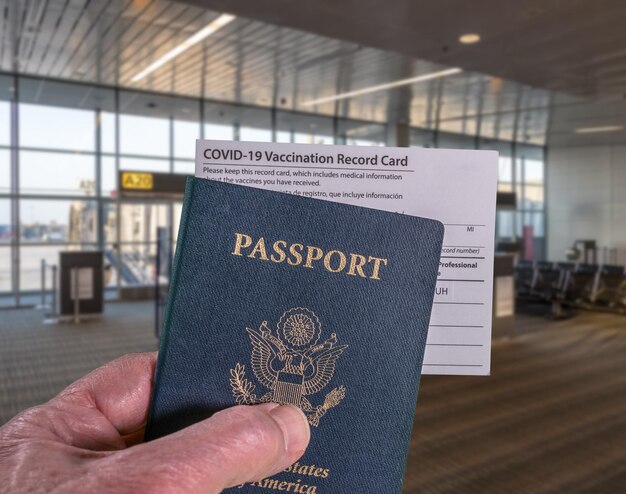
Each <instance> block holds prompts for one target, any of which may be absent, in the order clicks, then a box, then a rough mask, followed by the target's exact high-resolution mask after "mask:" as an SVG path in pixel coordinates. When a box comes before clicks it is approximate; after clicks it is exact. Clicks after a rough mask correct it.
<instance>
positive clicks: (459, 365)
mask: <svg viewBox="0 0 626 494" xmlns="http://www.w3.org/2000/svg"><path fill="white" fill-rule="evenodd" d="M422 365H428V366H430V367H484V366H483V364H422Z"/></svg>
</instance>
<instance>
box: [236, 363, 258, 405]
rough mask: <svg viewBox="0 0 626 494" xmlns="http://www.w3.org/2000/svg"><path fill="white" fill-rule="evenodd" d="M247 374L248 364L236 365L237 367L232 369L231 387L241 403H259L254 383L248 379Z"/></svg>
mask: <svg viewBox="0 0 626 494" xmlns="http://www.w3.org/2000/svg"><path fill="white" fill-rule="evenodd" d="M245 375H246V366H245V365H241V364H237V365H235V368H234V369H231V370H230V387H231V388H232V389H233V395H234V396H235V400H236V401H237V403H238V404H239V405H253V404H254V403H257V397H256V395H255V394H254V384H252V383H251V382H250V381H248V380H247V379H246V377H245Z"/></svg>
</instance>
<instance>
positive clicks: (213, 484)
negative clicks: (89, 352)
mask: <svg viewBox="0 0 626 494" xmlns="http://www.w3.org/2000/svg"><path fill="white" fill-rule="evenodd" d="M155 363H156V354H155V353H144V354H134V355H127V356H125V357H122V358H120V359H118V360H116V361H114V362H111V363H109V364H107V365H105V366H103V367H100V368H99V369H96V370H95V371H93V372H92V373H90V374H89V375H87V376H86V377H83V378H82V379H80V380H78V381H76V382H75V383H74V384H72V385H70V386H69V387H68V388H66V389H65V390H64V391H62V392H61V393H60V394H59V395H58V396H56V397H55V398H53V399H52V400H50V401H49V402H48V403H46V404H44V405H41V406H37V407H34V408H30V409H28V410H25V411H24V412H22V413H20V414H18V415H17V416H16V417H14V418H13V419H12V420H11V421H9V422H8V423H7V424H6V425H4V426H3V427H0V492H2V493H13V492H16V493H17V492H19V493H25V492H46V493H57V492H58V493H60V492H63V493H67V492H72V493H74V492H78V493H80V492H99V493H101V492H104V493H107V492H115V493H122V494H123V493H141V492H147V493H156V494H158V493H173V494H176V493H183V492H184V493H196V492H197V493H203V494H213V493H218V492H221V491H222V490H223V489H225V488H227V487H231V486H237V485H240V484H242V483H244V482H252V481H255V480H260V479H262V478H265V477H268V476H270V475H272V474H274V473H276V472H278V471H281V470H284V469H285V468H287V467H288V466H289V465H291V464H292V463H294V462H295V461H296V460H298V458H300V456H302V454H303V453H304V450H305V448H306V447H307V445H308V442H309V438H310V435H309V426H308V424H307V421H306V418H305V417H304V415H303V414H302V412H301V411H300V410H298V409H297V408H295V407H291V406H288V405H286V406H279V405H277V404H274V403H267V404H264V405H257V406H236V407H233V408H230V409H227V410H224V411H222V412H219V413H217V414H215V415H214V416H213V417H211V418H210V419H207V420H204V421H202V422H199V423H197V424H194V425H192V426H190V427H187V428H186V429H183V430H181V431H179V432H176V433H174V434H171V435H169V436H166V437H163V438H160V439H157V440H155V441H151V442H148V443H142V440H143V434H144V428H145V424H146V417H147V413H148V404H149V401H150V393H151V391H152V380H153V375H154V368H155Z"/></svg>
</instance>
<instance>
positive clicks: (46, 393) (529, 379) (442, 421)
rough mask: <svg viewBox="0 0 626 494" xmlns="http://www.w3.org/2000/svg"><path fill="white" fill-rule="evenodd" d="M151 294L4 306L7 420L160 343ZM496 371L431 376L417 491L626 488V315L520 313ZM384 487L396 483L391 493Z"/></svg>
mask: <svg viewBox="0 0 626 494" xmlns="http://www.w3.org/2000/svg"><path fill="white" fill-rule="evenodd" d="M152 310H153V306H152V304H149V303H132V304H129V303H126V304H109V305H108V306H107V310H106V317H105V318H103V319H102V320H95V321H90V322H86V323H84V324H81V325H78V326H75V325H72V324H64V325H57V326H43V325H42V324H41V314H40V313H38V312H36V311H33V310H19V311H18V310H15V311H0V424H1V423H4V422H5V421H6V420H8V419H9V418H10V417H11V416H12V415H13V414H14V413H16V412H17V411H18V410H21V409H23V408H25V407H28V406H31V405H34V404H37V403H41V402H43V401H46V400H47V399H49V398H50V397H51V396H53V395H54V394H55V393H56V392H58V391H59V390H60V389H62V388H63V387H64V386H66V385H67V384H69V383H70V382H72V381H73V380H74V379H76V378H78V377H80V376H82V375H84V374H85V373H87V372H88V371H90V370H91V369H93V368H95V367H97V366H99V365H101V364H102V363H104V362H107V361H109V360H112V359H114V358H116V357H118V356H120V355H123V354H124V353H128V352H136V351H150V350H154V349H156V346H157V343H156V339H155V337H154V332H153V327H152V323H153V312H152ZM516 335H517V336H515V337H514V338H510V339H507V340H504V341H498V342H496V343H495V345H494V349H493V369H492V375H491V376H490V377H485V378H479V377H449V376H446V377H444V376H425V377H424V378H423V379H422V387H421V391H420V399H419V403H418V407H417V414H416V419H415V425H414V431H413V438H412V441H411V449H410V454H409V463H408V468H407V474H406V478H405V489H404V492H405V494H408V493H411V494H413V493H437V494H440V493H454V494H473V493H476V494H490V493H494V494H495V493H498V494H515V493H530V494H544V493H545V494H548V493H568V494H569V493H594V494H596V493H599V494H602V493H611V494H613V493H622V492H626V317H623V316H613V315H608V314H594V313H581V314H579V315H578V316H576V317H574V318H571V319H568V320H565V321H559V322H554V321H549V320H547V319H543V318H541V317H529V316H518V318H517V322H516ZM381 494H384V493H381Z"/></svg>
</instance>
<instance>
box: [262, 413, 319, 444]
mask: <svg viewBox="0 0 626 494" xmlns="http://www.w3.org/2000/svg"><path fill="white" fill-rule="evenodd" d="M269 415H270V417H272V418H273V419H274V420H275V421H276V423H277V424H278V426H279V427H280V428H281V430H282V431H283V437H284V438H285V449H286V450H287V453H288V454H289V455H293V454H296V453H298V454H302V452H303V451H304V450H305V449H306V447H307V446H308V444H309V439H311V431H310V429H309V422H308V421H307V419H306V416H305V415H304V413H303V412H302V410H300V409H299V408H297V407H294V406H292V405H281V406H279V407H276V408H274V409H272V410H270V412H269Z"/></svg>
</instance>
